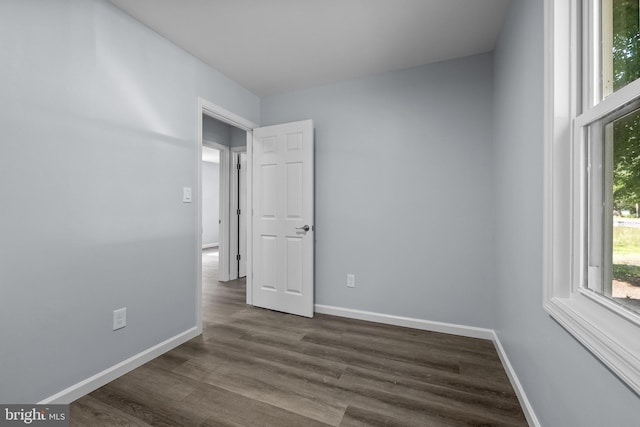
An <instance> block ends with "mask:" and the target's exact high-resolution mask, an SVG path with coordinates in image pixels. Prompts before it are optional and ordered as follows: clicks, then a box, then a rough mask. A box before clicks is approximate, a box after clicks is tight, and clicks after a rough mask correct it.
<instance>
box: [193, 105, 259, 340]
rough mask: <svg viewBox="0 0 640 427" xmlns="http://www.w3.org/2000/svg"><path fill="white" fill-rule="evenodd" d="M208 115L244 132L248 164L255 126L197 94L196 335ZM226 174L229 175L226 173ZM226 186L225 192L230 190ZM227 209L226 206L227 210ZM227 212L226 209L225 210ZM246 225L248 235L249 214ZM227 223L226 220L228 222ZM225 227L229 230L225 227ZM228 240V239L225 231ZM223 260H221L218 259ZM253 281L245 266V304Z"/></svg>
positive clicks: (199, 321)
mask: <svg viewBox="0 0 640 427" xmlns="http://www.w3.org/2000/svg"><path fill="white" fill-rule="evenodd" d="M203 114H204V115H207V116H209V117H211V118H214V119H216V120H220V121H221V122H224V123H227V124H230V125H232V126H235V127H237V128H240V129H242V130H244V131H246V132H247V163H248V164H249V165H250V164H251V154H252V145H253V129H254V128H257V127H258V125H257V124H256V123H253V122H252V121H250V120H247V119H245V118H244V117H241V116H239V115H237V114H235V113H232V112H231V111H229V110H227V109H225V108H222V107H220V106H219V105H216V104H214V103H213V102H210V101H207V100H206V99H204V98H201V97H198V99H197V108H196V135H197V141H196V170H197V175H198V176H197V180H196V185H197V186H198V188H197V189H196V192H195V194H197V198H196V233H195V234H196V239H195V240H196V242H195V246H196V252H195V253H196V255H197V256H196V291H197V293H196V323H197V327H198V334H201V333H202V255H201V254H202V143H203V142H202V141H203V138H202V123H203V120H202V116H203ZM227 175H228V174H227ZM250 182H251V167H248V168H247V184H248V185H247V211H248V212H251V211H252V208H253V207H252V205H251V194H252V191H251V185H249V183H250ZM228 187H229V186H228V185H227V192H228V191H229V189H228ZM227 211H228V209H227ZM227 215H228V212H227ZM247 218H248V219H249V220H248V224H247V235H249V236H251V234H250V233H251V230H252V227H251V220H250V218H251V216H250V215H247ZM227 224H228V221H227ZM227 230H228V229H227ZM226 234H227V239H228V234H229V233H228V232H227V233H226ZM251 249H252V246H251V239H247V265H251ZM221 261H222V260H221ZM228 268H229V267H228V262H227V272H228ZM251 295H252V281H251V268H247V304H251V303H252V298H251Z"/></svg>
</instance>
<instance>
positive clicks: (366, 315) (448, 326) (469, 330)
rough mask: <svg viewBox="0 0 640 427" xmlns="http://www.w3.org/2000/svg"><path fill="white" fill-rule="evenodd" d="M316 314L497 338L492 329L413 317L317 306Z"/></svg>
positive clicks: (483, 337) (472, 336) (475, 336)
mask: <svg viewBox="0 0 640 427" xmlns="http://www.w3.org/2000/svg"><path fill="white" fill-rule="evenodd" d="M315 312H316V313H322V314H331V315H333V316H340V317H348V318H350V319H358V320H367V321H369V322H376V323H385V324H387V325H394V326H404V327H405V328H413V329H420V330H423V331H431V332H442V333H445V334H453V335H460V336H463V337H470V338H482V339H486V340H493V337H494V336H495V333H494V331H493V330H492V329H485V328H477V327H475V326H464V325H456V324H454V323H443V322H435V321H432V320H423V319H416V318H412V317H402V316H394V315H391V314H381V313H374V312H371V311H362V310H354V309H351V308H344V307H333V306H329V305H321V304H316V305H315Z"/></svg>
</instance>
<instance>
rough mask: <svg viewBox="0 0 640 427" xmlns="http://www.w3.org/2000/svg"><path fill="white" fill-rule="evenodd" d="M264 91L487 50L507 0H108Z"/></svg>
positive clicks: (241, 81) (234, 77)
mask: <svg viewBox="0 0 640 427" xmlns="http://www.w3.org/2000/svg"><path fill="white" fill-rule="evenodd" d="M110 1H111V2H112V3H114V4H115V5H117V6H118V7H120V8H121V9H123V10H124V11H126V12H127V13H129V14H130V15H132V16H133V17H135V18H136V19H138V20H139V21H141V22H142V23H144V24H146V25H147V26H149V27H150V28H152V29H153V30H155V31H156V32H158V33H160V34H161V35H163V36H164V37H166V38H167V39H169V40H171V41H172V42H174V43H175V44H177V45H178V46H180V47H182V48H183V49H185V50H186V51H188V52H190V53H191V54H193V55H194V56H196V57H198V58H200V59H201V60H202V61H204V62H205V63H207V64H209V65H210V66H212V67H213V68H215V69H217V70H218V71H220V72H222V73H223V74H225V75H226V76H227V77H229V78H231V79H232V80H235V81H236V82H238V83H239V84H241V85H242V86H244V87H245V88H247V89H249V90H250V91H251V92H253V93H254V94H256V95H258V96H260V97H263V96H268V95H272V94H277V93H282V92H289V91H293V90H298V89H303V88H306V87H311V86H317V85H321V84H326V83H331V82H335V81H340V80H346V79H350V78H356V77H362V76H366V75H372V74H379V73H384V72H387V71H392V70H400V69H404V68H409V67H414V66H418V65H423V64H428V63H432V62H437V61H443V60H447V59H453V58H459V57H464V56H468V55H474V54H479V53H484V52H489V51H491V50H492V49H493V48H494V46H495V43H496V40H497V37H498V35H499V32H500V29H501V26H502V22H503V20H504V17H505V14H506V11H507V8H508V6H509V2H510V0H110Z"/></svg>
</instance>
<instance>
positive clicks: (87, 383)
mask: <svg viewBox="0 0 640 427" xmlns="http://www.w3.org/2000/svg"><path fill="white" fill-rule="evenodd" d="M198 335H199V334H198V328H197V327H193V328H191V329H188V330H186V331H184V332H182V333H180V334H178V335H176V336H174V337H171V338H169V339H167V340H165V341H163V342H161V343H159V344H156V345H154V346H153V347H149V348H148V349H146V350H144V351H142V352H140V353H138V354H136V355H134V356H132V357H130V358H128V359H126V360H123V361H122V362H120V363H118V364H115V365H113V366H111V367H110V368H107V369H105V370H104V371H102V372H98V373H97V374H95V375H93V376H91V377H89V378H87V379H85V380H82V381H80V382H79V383H77V384H74V385H72V386H71V387H67V388H66V389H64V390H62V391H60V392H58V393H56V394H54V395H52V396H49V397H47V398H46V399H44V400H42V401H40V402H38V404H39V405H46V404H69V403H71V402H73V401H74V400H77V399H79V398H81V397H82V396H85V395H87V394H89V393H91V392H92V391H94V390H96V389H98V388H100V387H102V386H103V385H105V384H108V383H110V382H111V381H113V380H115V379H117V378H118V377H121V376H122V375H124V374H126V373H127V372H129V371H132V370H134V369H135V368H138V367H140V366H142V365H144V364H145V363H147V362H149V361H151V360H153V359H155V358H156V357H158V356H160V355H162V354H164V353H166V352H167V351H169V350H172V349H174V348H175V347H177V346H179V345H180V344H183V343H185V342H187V341H189V340H190V339H192V338H194V337H196V336H198Z"/></svg>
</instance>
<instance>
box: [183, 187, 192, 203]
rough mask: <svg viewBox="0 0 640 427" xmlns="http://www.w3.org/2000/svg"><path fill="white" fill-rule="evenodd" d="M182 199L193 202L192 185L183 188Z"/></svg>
mask: <svg viewBox="0 0 640 427" xmlns="http://www.w3.org/2000/svg"><path fill="white" fill-rule="evenodd" d="M182 201H183V202H184V203H191V187H183V188H182Z"/></svg>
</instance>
